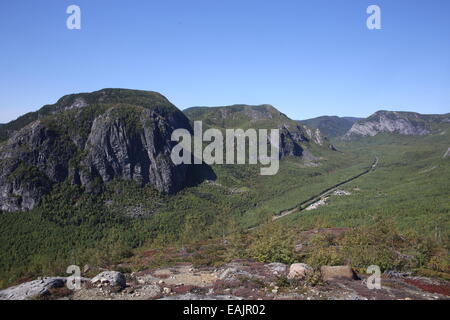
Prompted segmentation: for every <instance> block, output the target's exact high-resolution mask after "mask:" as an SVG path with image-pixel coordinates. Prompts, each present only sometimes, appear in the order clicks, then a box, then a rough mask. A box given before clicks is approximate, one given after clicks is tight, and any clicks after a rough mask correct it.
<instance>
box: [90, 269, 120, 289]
mask: <svg viewBox="0 0 450 320" xmlns="http://www.w3.org/2000/svg"><path fill="white" fill-rule="evenodd" d="M91 283H92V284H95V285H102V286H111V287H119V288H125V286H126V285H127V283H126V280H125V276H124V275H123V274H122V273H121V272H118V271H104V272H102V273H100V274H98V275H97V276H95V277H94V278H92V280H91Z"/></svg>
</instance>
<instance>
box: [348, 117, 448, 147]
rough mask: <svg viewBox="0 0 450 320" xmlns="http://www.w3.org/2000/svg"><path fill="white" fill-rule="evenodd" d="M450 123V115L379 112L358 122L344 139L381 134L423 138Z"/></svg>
mask: <svg viewBox="0 0 450 320" xmlns="http://www.w3.org/2000/svg"><path fill="white" fill-rule="evenodd" d="M446 123H450V113H447V114H444V115H424V114H419V113H415V112H398V111H384V110H382V111H378V112H376V113H374V114H373V115H371V116H370V117H368V118H367V119H363V120H360V121H358V122H356V123H355V124H354V125H353V126H352V127H351V128H350V130H349V131H348V132H347V133H346V134H345V136H344V139H345V140H349V139H352V138H356V137H365V136H371V137H373V136H376V135H378V134H379V133H383V132H384V133H396V134H400V135H408V136H423V135H428V134H430V133H433V132H436V131H437V130H438V129H439V126H440V125H442V124H446Z"/></svg>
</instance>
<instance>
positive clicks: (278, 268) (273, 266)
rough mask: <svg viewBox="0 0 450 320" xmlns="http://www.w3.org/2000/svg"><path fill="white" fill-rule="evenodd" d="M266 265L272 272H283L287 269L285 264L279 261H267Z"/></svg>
mask: <svg viewBox="0 0 450 320" xmlns="http://www.w3.org/2000/svg"><path fill="white" fill-rule="evenodd" d="M266 267H267V268H269V270H270V271H271V272H272V273H273V274H283V273H285V272H286V270H287V265H285V264H284V263H279V262H273V263H269V264H268V265H267V266H266Z"/></svg>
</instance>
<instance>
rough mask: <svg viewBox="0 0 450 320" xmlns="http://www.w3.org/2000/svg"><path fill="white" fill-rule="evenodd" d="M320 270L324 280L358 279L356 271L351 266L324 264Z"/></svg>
mask: <svg viewBox="0 0 450 320" xmlns="http://www.w3.org/2000/svg"><path fill="white" fill-rule="evenodd" d="M320 271H321V273H322V278H323V280H324V281H333V280H357V279H358V276H357V275H356V272H355V271H354V270H353V269H352V268H351V267H350V266H322V267H321V268H320Z"/></svg>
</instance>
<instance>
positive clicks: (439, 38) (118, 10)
mask: <svg viewBox="0 0 450 320" xmlns="http://www.w3.org/2000/svg"><path fill="white" fill-rule="evenodd" d="M71 4H76V5H79V6H80V7H81V13H82V17H81V30H68V29H67V28H66V19H67V17H68V15H67V14H66V9H67V7H68V6H69V5H71ZM371 4H376V5H379V6H380V8H381V13H382V30H368V29H367V27H366V19H367V17H368V15H367V14H366V9H367V7H368V6H369V5H371ZM449 17H450V1H449V0H371V1H366V0H328V1H326V0H259V1H255V0H178V1H175V0H158V1H157V0H149V1H142V0H128V1H119V0H70V1H66V0H39V1H36V0H14V1H13V0H2V1H1V2H0V35H1V47H0V122H7V121H10V120H12V119H15V118H16V117H17V116H19V115H21V114H23V113H26V112H28V111H33V110H37V109H39V108H40V107H41V106H42V105H44V104H48V103H54V102H56V100H57V99H58V98H59V97H61V96H63V95H65V94H68V93H76V92H89V91H95V90H99V89H102V88H108V87H120V88H132V89H144V90H154V91H158V92H161V93H162V94H163V95H165V96H166V97H168V98H169V100H171V101H172V102H173V103H174V104H175V105H177V106H178V107H179V108H180V109H184V108H187V107H191V106H216V105H228V104H236V103H246V104H263V103H268V104H273V105H274V106H276V107H277V108H278V109H279V110H281V111H282V112H284V113H286V114H287V115H288V116H290V117H291V118H294V119H305V118H310V117H315V116H320V115H326V114H327V115H341V116H362V117H365V116H368V115H370V114H372V113H373V112H375V111H377V110H379V109H388V110H408V111H416V112H421V113H446V112H450V18H449Z"/></svg>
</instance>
